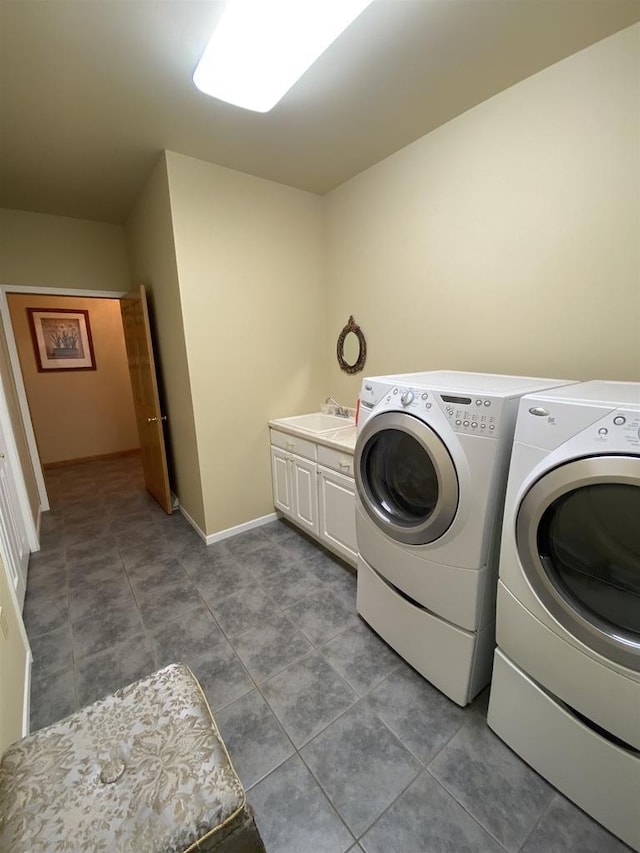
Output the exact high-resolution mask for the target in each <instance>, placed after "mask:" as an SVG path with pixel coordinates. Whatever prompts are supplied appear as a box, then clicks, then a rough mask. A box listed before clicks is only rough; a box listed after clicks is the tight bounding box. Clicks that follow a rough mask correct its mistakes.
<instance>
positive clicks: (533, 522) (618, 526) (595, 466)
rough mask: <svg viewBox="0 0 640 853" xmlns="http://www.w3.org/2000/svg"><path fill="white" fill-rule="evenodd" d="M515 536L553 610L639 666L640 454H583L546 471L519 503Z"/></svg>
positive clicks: (579, 633) (587, 637) (585, 636)
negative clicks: (584, 456)
mask: <svg viewBox="0 0 640 853" xmlns="http://www.w3.org/2000/svg"><path fill="white" fill-rule="evenodd" d="M516 539H517V543H518V553H519V556H520V561H521V564H522V568H523V570H524V573H525V575H526V576H527V579H528V580H529V582H530V584H531V586H532V587H533V589H534V591H535V593H536V594H537V596H538V598H539V599H540V601H541V603H542V604H543V605H544V606H545V608H546V609H547V610H548V611H549V612H550V613H551V615H552V616H554V617H555V619H556V620H557V621H558V622H559V623H560V624H561V625H563V626H564V627H565V628H566V629H567V630H568V631H569V632H570V633H571V634H573V636H575V637H577V638H578V639H579V640H581V641H582V642H583V643H585V645H588V646H590V647H591V648H592V649H594V650H595V651H596V652H598V653H600V654H602V655H603V656H605V657H607V658H608V659H609V660H613V661H616V662H618V663H620V664H622V665H623V666H627V667H630V668H631V669H634V670H640V458H638V457H634V456H622V455H620V456H602V457H587V458H583V459H578V460H575V461H573V462H567V463H565V464H564V465H561V466H560V467H558V468H556V469H554V470H552V471H550V472H549V473H547V474H545V475H544V476H543V477H541V479H539V480H538V481H537V482H536V483H535V484H534V485H533V486H532V487H531V488H530V490H529V491H528V492H527V493H526V495H525V496H524V498H523V500H522V503H521V504H520V508H519V511H518V517H517V521H516Z"/></svg>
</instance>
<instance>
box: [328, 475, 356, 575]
mask: <svg viewBox="0 0 640 853" xmlns="http://www.w3.org/2000/svg"><path fill="white" fill-rule="evenodd" d="M318 502H319V510H320V518H319V521H320V540H321V541H322V542H324V543H325V544H326V545H327V547H328V548H331V550H332V551H335V552H336V553H337V554H339V555H340V556H341V557H342V558H343V559H344V560H346V561H347V562H348V563H352V564H353V565H355V564H356V562H357V559H358V548H357V545H356V516H355V485H354V482H353V478H352V477H345V476H344V474H336V472H335V471H331V470H329V468H323V467H322V466H319V467H318Z"/></svg>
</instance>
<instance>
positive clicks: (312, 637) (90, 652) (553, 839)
mask: <svg viewBox="0 0 640 853" xmlns="http://www.w3.org/2000/svg"><path fill="white" fill-rule="evenodd" d="M46 479H47V487H48V490H49V496H50V500H51V505H52V510H51V512H49V513H46V514H45V515H44V516H43V518H42V550H41V551H40V552H38V553H36V554H33V555H32V557H31V561H30V565H29V575H28V586H27V597H26V602H25V611H24V615H25V623H26V626H27V632H28V635H29V639H30V642H31V647H32V651H33V657H34V663H33V684H32V699H31V705H32V708H31V726H32V730H35V729H38V728H41V727H42V726H46V725H48V724H49V723H52V722H54V721H55V720H57V719H60V718H61V717H63V716H66V715H67V714H69V713H71V712H72V711H74V710H75V709H77V708H79V707H81V706H83V705H86V704H88V703H90V702H93V701H94V700H95V699H97V698H99V697H101V696H103V695H105V694H106V693H109V692H111V691H113V690H115V689H116V688H118V687H122V686H124V685H125V684H128V683H129V682H131V681H134V680H135V679H137V678H139V677H141V676H143V675H146V674H148V673H149V672H151V671H153V670H154V669H157V668H158V667H161V666H164V665H165V664H168V663H170V662H173V661H184V662H185V663H187V664H188V665H189V666H190V667H191V668H192V670H193V671H194V673H195V675H196V676H197V677H198V679H199V680H200V682H201V684H202V686H203V688H204V690H205V693H206V695H207V698H208V700H209V703H210V705H211V708H212V710H213V712H214V714H215V717H216V720H217V722H218V725H219V727H220V731H221V733H222V736H223V738H224V740H225V743H226V745H227V748H228V750H229V753H230V756H231V760H232V762H233V764H234V766H235V768H236V770H237V772H238V774H239V776H240V778H241V779H242V781H243V783H244V785H245V787H246V789H247V792H248V799H249V802H250V803H251V805H252V806H253V808H254V810H255V812H256V818H257V822H258V826H259V828H260V831H261V833H262V836H263V839H264V842H265V845H266V847H267V850H268V851H269V853H343V851H347V850H351V851H359V850H365V851H367V853H425V851H428V853H444V851H447V853H472V852H473V853H504V851H505V850H506V851H510V853H516V851H522V853H622V851H626V850H628V848H627V847H626V846H625V845H623V844H622V843H621V842H619V841H618V840H616V839H615V838H614V837H613V836H612V835H610V834H609V833H608V832H607V831H606V830H604V829H603V828H602V827H601V826H599V825H598V824H597V823H595V822H594V821H592V820H591V819H590V818H589V817H587V816H586V815H585V814H584V813H583V812H581V811H580V810H579V809H577V808H576V807H575V806H574V805H572V804H571V803H570V802H569V801H568V800H566V799H565V798H564V797H563V796H561V795H560V794H558V793H557V792H556V791H555V790H554V789H553V788H552V787H551V786H550V785H548V784H547V783H546V782H545V781H544V780H543V779H541V778H540V777H539V776H538V775H537V774H536V773H534V772H533V771H532V770H531V769H530V768H529V767H528V766H527V765H526V764H524V763H523V762H522V761H520V759H519V758H518V757H517V756H516V755H514V753H513V752H511V751H510V750H509V749H508V748H507V747H506V746H505V745H504V744H503V743H502V742H501V741H500V740H499V739H498V738H497V737H496V736H495V735H494V734H493V733H492V732H491V731H490V729H489V728H488V727H487V724H486V719H485V718H486V704H487V698H488V693H487V691H485V692H484V693H483V694H481V695H480V697H478V699H477V700H476V701H475V702H474V703H473V704H472V705H471V706H469V707H467V708H465V709H463V708H459V707H458V706H457V705H455V704H454V703H452V702H450V701H449V700H448V699H446V698H445V697H444V696H443V695H442V694H441V693H439V692H438V691H437V690H436V689H435V688H433V687H432V686H431V685H430V684H429V683H428V682H427V681H425V680H424V679H423V678H421V677H420V676H419V675H418V674H417V673H416V672H415V671H414V670H413V669H411V667H409V666H408V665H407V664H406V663H404V661H402V660H401V659H400V658H399V657H398V656H397V655H396V654H395V653H394V652H393V651H392V650H391V649H390V648H389V647H388V646H387V645H386V644H385V643H383V642H382V641H381V640H380V639H379V638H378V637H377V636H376V635H375V634H374V633H373V632H372V631H371V630H370V629H369V628H368V627H367V625H366V624H365V623H364V622H363V621H362V620H361V619H360V618H359V617H358V615H357V614H356V582H355V574H354V572H353V570H351V569H349V568H348V567H346V566H345V565H344V564H343V563H341V562H340V561H338V560H336V559H335V558H333V557H332V556H330V555H329V554H328V553H327V552H326V551H324V550H323V549H322V548H320V547H319V546H317V545H315V544H314V543H313V542H311V541H310V540H308V539H307V538H306V537H304V536H302V535H301V534H299V533H297V531H296V530H295V529H293V528H292V527H289V526H288V525H286V524H285V523H283V522H280V521H276V522H273V523H271V524H268V525H265V526H263V527H260V528H256V529H254V530H252V531H250V532H248V533H244V534H240V535H238V536H235V537H233V538H229V539H225V540H224V541H223V542H221V543H217V544H214V545H210V546H208V547H207V546H206V545H204V543H203V542H202V541H201V540H200V539H199V537H198V536H197V535H196V533H195V532H194V531H193V529H192V528H191V527H190V526H189V525H188V524H187V522H186V521H185V519H184V518H183V517H182V515H180V513H174V514H173V515H172V516H167V515H165V514H164V512H163V511H162V510H161V509H160V507H159V506H157V504H156V503H155V502H154V501H153V500H152V499H151V498H150V497H149V496H148V495H147V493H146V491H145V489H144V486H143V481H142V475H141V470H140V464H139V460H138V458H137V457H124V458H119V459H112V460H102V461H96V462H90V463H78V464H76V465H72V466H67V467H64V468H57V469H52V470H50V471H49V472H48V473H47V477H46ZM594 772H597V769H596V768H594Z"/></svg>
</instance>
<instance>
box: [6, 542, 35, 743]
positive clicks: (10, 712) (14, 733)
mask: <svg viewBox="0 0 640 853" xmlns="http://www.w3.org/2000/svg"><path fill="white" fill-rule="evenodd" d="M0 608H1V609H2V613H3V616H4V618H5V619H6V626H7V632H6V633H7V636H6V638H5V636H4V634H3V632H2V631H0V755H2V753H3V752H4V750H5V749H6V748H7V747H8V746H9V745H10V744H12V743H13V742H14V741H16V740H18V739H19V738H21V737H22V736H23V734H25V732H23V731H22V718H23V709H24V697H25V677H26V663H27V654H28V653H29V645H28V642H27V635H26V633H25V631H24V628H23V625H22V619H21V617H20V609H19V607H18V602H17V600H16V597H15V594H14V592H13V590H12V588H11V585H10V582H9V579H8V575H7V572H6V569H5V567H4V564H3V563H2V560H1V559H0Z"/></svg>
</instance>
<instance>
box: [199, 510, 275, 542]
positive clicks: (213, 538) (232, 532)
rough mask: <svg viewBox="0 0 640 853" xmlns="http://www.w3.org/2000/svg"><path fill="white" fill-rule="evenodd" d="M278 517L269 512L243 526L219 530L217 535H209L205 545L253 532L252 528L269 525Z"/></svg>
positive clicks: (238, 525)
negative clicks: (248, 531) (249, 531)
mask: <svg viewBox="0 0 640 853" xmlns="http://www.w3.org/2000/svg"><path fill="white" fill-rule="evenodd" d="M277 518H278V516H277V515H276V513H275V512H270V513H269V515H263V516H261V517H260V518H254V519H253V520H252V521H245V522H244V524H236V526H235V527H228V528H227V529H226V530H220V531H218V533H211V534H209V536H207V537H206V539H205V541H206V543H207V545H213V543H214V542H220V541H221V540H222V539H228V538H229V537H230V536H236V535H237V534H238V533H246V532H247V530H253V529H254V527H262V525H263V524H270V523H271V522H272V521H276V519H277Z"/></svg>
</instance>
